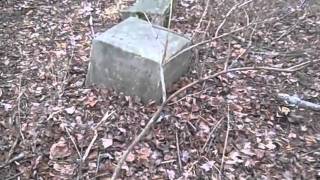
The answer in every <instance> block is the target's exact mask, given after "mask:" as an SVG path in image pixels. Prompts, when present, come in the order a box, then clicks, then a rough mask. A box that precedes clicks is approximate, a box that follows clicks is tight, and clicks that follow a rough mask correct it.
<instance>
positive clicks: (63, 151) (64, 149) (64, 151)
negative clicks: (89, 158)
mask: <svg viewBox="0 0 320 180" xmlns="http://www.w3.org/2000/svg"><path fill="white" fill-rule="evenodd" d="M70 155H71V150H70V149H69V147H68V145H67V143H66V140H65V139H64V138H63V137H61V138H60V140H59V141H58V142H57V143H55V144H53V145H52V146H51V148H50V159H57V158H64V157H68V156H70Z"/></svg>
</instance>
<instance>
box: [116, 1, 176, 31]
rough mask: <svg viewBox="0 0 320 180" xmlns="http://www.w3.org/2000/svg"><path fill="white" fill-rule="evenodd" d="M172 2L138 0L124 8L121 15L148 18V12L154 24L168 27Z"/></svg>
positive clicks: (123, 16)
mask: <svg viewBox="0 0 320 180" xmlns="http://www.w3.org/2000/svg"><path fill="white" fill-rule="evenodd" d="M174 2H175V1H174ZM170 3H171V0H137V1H136V3H135V4H133V6H131V7H129V8H128V9H126V10H123V11H122V12H121V15H122V18H123V19H125V18H128V17H138V18H140V19H144V20H146V17H145V15H144V13H146V14H147V16H148V18H149V20H150V21H151V23H152V24H155V25H160V26H164V27H167V25H168V18H169V12H170ZM173 4H174V3H173Z"/></svg>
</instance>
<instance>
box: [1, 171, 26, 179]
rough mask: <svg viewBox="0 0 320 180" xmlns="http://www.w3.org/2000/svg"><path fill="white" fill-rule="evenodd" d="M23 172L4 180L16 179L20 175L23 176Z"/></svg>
mask: <svg viewBox="0 0 320 180" xmlns="http://www.w3.org/2000/svg"><path fill="white" fill-rule="evenodd" d="M23 173H24V172H19V173H17V174H15V175H13V176H11V177H8V178H6V179H5V180H11V179H17V177H18V176H20V175H21V174H23Z"/></svg>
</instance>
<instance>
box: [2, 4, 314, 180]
mask: <svg viewBox="0 0 320 180" xmlns="http://www.w3.org/2000/svg"><path fill="white" fill-rule="evenodd" d="M206 2H207V0H203V1H201V0H180V1H178V4H177V7H176V9H175V11H174V13H173V18H172V29H173V30H174V31H176V32H178V33H181V34H184V35H185V36H188V37H193V41H194V43H197V42H200V41H203V40H206V39H210V38H212V37H214V36H215V33H216V30H217V29H218V27H219V25H220V24H222V22H224V21H225V23H223V26H222V28H221V30H220V31H219V32H218V34H219V35H220V34H223V33H228V32H230V31H231V30H233V29H236V28H239V27H242V26H246V25H248V24H250V23H252V22H257V21H260V22H262V23H257V24H255V25H250V26H248V27H247V28H245V29H244V30H242V31H239V32H237V33H233V34H231V35H229V36H226V37H223V38H219V39H217V40H215V41H212V42H210V43H207V44H205V45H203V46H199V47H197V48H196V49H195V50H194V56H193V60H194V65H193V66H192V68H191V69H190V72H189V73H188V74H187V75H185V76H184V77H182V78H181V80H179V82H177V83H175V85H174V86H173V87H171V88H170V91H169V94H171V93H173V92H174V91H176V90H177V89H179V88H181V87H183V86H185V85H187V84H188V83H191V82H193V81H195V80H197V79H199V78H200V77H203V76H207V75H210V74H213V73H215V72H218V71H220V70H222V69H223V68H224V63H225V62H226V59H229V63H230V66H231V67H244V66H259V65H263V66H272V67H277V68H286V67H290V66H292V65H295V64H298V63H301V62H306V61H309V60H317V59H319V57H320V56H319V55H320V4H319V3H318V2H317V1H308V0H307V1H304V3H303V4H299V3H300V2H299V1H293V0H292V1H278V0H271V1H263V0H253V1H248V2H247V3H245V4H243V5H239V6H237V7H236V6H235V4H234V3H235V1H231V0H226V1H222V2H220V1H219V2H217V1H215V2H209V5H208V6H206ZM241 2H242V1H241ZM130 3H132V1H123V2H122V4H121V6H120V7H121V8H125V7H126V6H128V5H129V4H130ZM316 3H318V4H316ZM206 7H207V8H206ZM232 7H236V8H234V9H233V11H230V13H229V15H228V16H227V17H226V15H227V14H228V12H229V10H230V9H232ZM201 17H202V18H201ZM225 17H226V18H225ZM200 19H202V20H200ZM120 21H121V19H120V16H119V13H118V11H117V9H116V4H115V3H114V2H113V1H112V0H104V1H99V0H95V1H93V0H88V1H73V0H63V1H57V0H47V1H44V0H26V1H19V0H2V1H0V179H18V178H20V179H94V178H97V179H108V178H110V177H111V175H112V173H113V172H114V169H115V167H116V165H117V163H118V160H119V158H120V157H121V155H122V153H123V152H124V151H125V150H126V148H127V147H128V145H129V144H130V143H131V142H132V141H133V139H134V138H135V137H136V136H137V135H138V134H139V133H140V132H141V131H142V129H143V128H144V127H145V125H146V124H147V122H148V121H149V119H150V118H151V117H152V115H153V113H154V112H155V111H156V110H157V108H158V105H157V104H155V103H152V102H150V103H149V104H143V103H141V102H140V100H139V98H136V97H128V96H125V95H123V94H121V93H117V92H114V91H112V90H102V89H98V88H95V87H91V88H87V87H85V86H84V81H85V77H86V73H87V67H88V63H89V54H90V46H91V40H92V38H93V37H94V36H95V35H97V34H99V33H101V32H104V31H106V30H107V29H109V28H110V27H112V26H114V25H116V24H117V23H119V22H120ZM278 93H286V94H290V95H297V96H298V97H300V98H301V99H304V100H307V101H310V102H313V103H317V104H320V96H319V93H320V65H319V64H316V63H314V64H310V65H309V66H308V67H306V68H304V69H302V70H300V71H298V72H294V73H288V72H273V71H243V72H232V73H228V74H225V75H221V76H219V77H217V78H214V79H210V80H207V81H205V82H203V83H199V84H196V85H195V86H193V87H190V88H188V89H187V90H185V91H184V92H183V93H181V94H179V95H178V96H177V97H176V98H174V99H173V100H171V101H170V102H169V103H168V104H167V105H166V106H165V107H164V110H163V111H162V113H161V115H160V117H161V118H159V119H158V121H157V123H156V124H155V125H154V126H153V127H152V129H151V131H150V132H149V133H148V134H147V135H146V136H145V137H144V138H143V139H142V140H141V141H140V142H139V143H138V145H137V146H135V147H134V149H133V151H132V152H131V153H130V154H129V156H128V158H127V160H126V162H125V163H124V165H123V166H122V170H121V173H120V176H119V177H120V178H121V179H319V178H320V113H319V112H316V111H312V110H308V109H302V108H298V107H295V106H290V105H288V104H286V103H285V102H283V101H279V100H278V98H277V94H278ZM107 112H109V113H111V112H113V114H112V115H111V116H110V117H109V118H108V119H107V120H106V121H105V122H103V123H101V124H100V126H99V127H97V124H99V122H100V121H101V119H102V117H103V116H104V115H105V113H107ZM95 138H96V139H95ZM90 142H93V144H92V145H90ZM88 147H89V148H88ZM87 149H88V150H87ZM86 151H87V152H88V153H87V154H86ZM80 159H85V160H80Z"/></svg>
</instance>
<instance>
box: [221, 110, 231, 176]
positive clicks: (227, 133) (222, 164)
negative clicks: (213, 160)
mask: <svg viewBox="0 0 320 180" xmlns="http://www.w3.org/2000/svg"><path fill="white" fill-rule="evenodd" d="M229 131H230V107H229V104H228V114H227V132H226V138H225V140H224V146H223V151H222V158H221V164H220V171H219V178H220V179H222V171H223V166H224V158H225V153H226V148H227V145H228V137H229Z"/></svg>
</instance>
